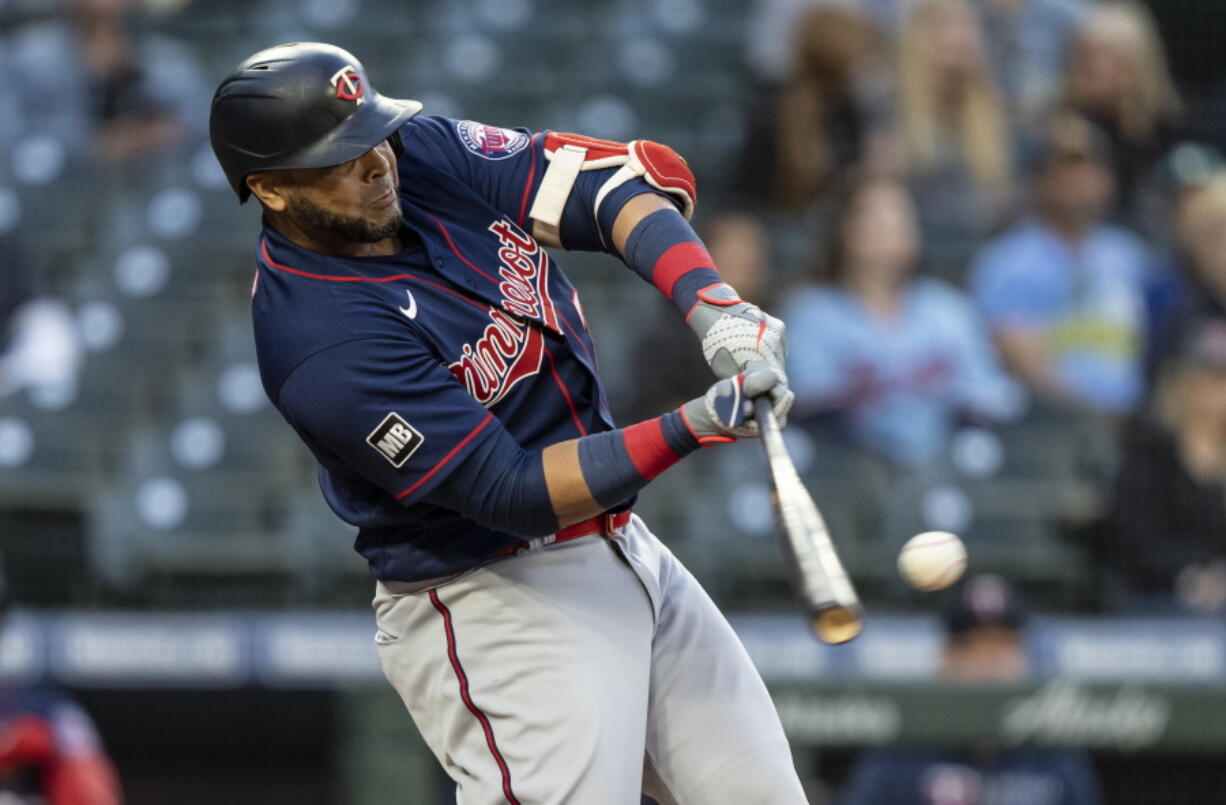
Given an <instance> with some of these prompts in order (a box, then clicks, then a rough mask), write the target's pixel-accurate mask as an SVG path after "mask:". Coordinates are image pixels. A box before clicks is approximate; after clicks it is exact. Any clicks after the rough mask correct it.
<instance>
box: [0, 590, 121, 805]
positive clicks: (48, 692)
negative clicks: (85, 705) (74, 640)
mask: <svg viewBox="0 0 1226 805" xmlns="http://www.w3.org/2000/svg"><path fill="white" fill-rule="evenodd" d="M2 573H3V571H2V570H0V630H2V629H3V628H4V625H5V621H6V620H7V619H8V616H9V609H10V606H11V600H10V597H9V594H8V586H7V583H6V582H5V580H4V578H3V577H2ZM122 801H123V796H122V793H121V791H120V786H119V778H118V776H117V775H116V773H115V768H114V766H113V765H112V764H111V761H110V758H108V757H107V754H106V750H105V749H104V748H103V746H102V741H101V739H100V738H99V737H98V731H97V729H96V728H95V727H94V723H93V721H92V720H91V719H90V717H89V715H88V714H86V712H85V711H84V710H82V709H81V707H80V706H79V705H78V704H77V703H76V702H74V701H72V699H70V698H69V697H68V696H67V695H66V694H64V693H63V692H61V691H59V690H57V689H55V688H51V687H46V686H38V687H15V686H9V685H0V803H3V804H4V805H120V803H121V802H122Z"/></svg>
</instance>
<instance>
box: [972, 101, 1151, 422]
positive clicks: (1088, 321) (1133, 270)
mask: <svg viewBox="0 0 1226 805" xmlns="http://www.w3.org/2000/svg"><path fill="white" fill-rule="evenodd" d="M1109 153H1110V151H1109V146H1108V145H1107V143H1106V141H1105V140H1104V138H1103V137H1102V135H1101V134H1099V133H1098V132H1097V131H1096V130H1095V129H1094V127H1093V126H1092V125H1090V124H1089V123H1087V122H1086V121H1085V120H1082V119H1080V118H1076V117H1072V116H1068V115H1064V116H1061V117H1059V118H1057V119H1055V120H1053V121H1052V123H1051V124H1050V126H1049V127H1048V129H1047V131H1046V132H1045V135H1044V139H1043V141H1042V142H1041V143H1040V144H1039V145H1038V148H1037V150H1036V152H1035V154H1034V159H1035V167H1034V177H1033V187H1032V192H1033V204H1034V213H1033V215H1032V216H1030V217H1029V218H1027V219H1026V220H1024V221H1022V222H1021V223H1019V224H1018V225H1016V226H1015V227H1014V228H1013V229H1011V230H1009V231H1008V232H1006V233H1004V234H1003V235H1001V236H1000V237H998V238H997V239H995V240H993V241H992V242H990V243H989V244H988V245H987V246H986V247H985V248H984V249H983V251H982V252H981V253H980V255H979V256H978V258H977V259H976V262H975V265H974V267H973V269H972V275H971V287H972V291H973V294H974V296H975V298H976V300H977V301H978V303H979V306H980V308H981V309H982V310H983V311H984V313H985V315H986V316H987V319H988V323H989V326H990V327H991V328H992V332H993V336H994V338H995V340H996V344H997V346H998V348H999V349H1000V353H1001V356H1002V358H1003V359H1004V362H1005V366H1006V367H1007V368H1008V369H1009V371H1010V372H1012V373H1013V374H1014V375H1015V376H1016V377H1017V378H1018V379H1020V380H1021V381H1022V382H1023V383H1024V384H1025V385H1026V387H1027V388H1028V389H1029V390H1030V391H1031V392H1032V394H1034V395H1035V396H1037V397H1038V398H1040V399H1042V400H1046V401H1048V402H1050V403H1054V404H1055V405H1056V406H1058V407H1072V408H1075V409H1080V410H1088V411H1092V412H1099V413H1108V414H1126V413H1128V412H1129V411H1131V410H1132V409H1133V407H1134V405H1135V404H1136V402H1137V400H1138V399H1139V397H1140V394H1141V390H1142V382H1141V377H1142V372H1141V359H1142V349H1143V344H1144V335H1145V334H1144V326H1145V313H1144V309H1145V307H1144V286H1145V282H1146V279H1147V272H1148V270H1149V266H1150V260H1151V257H1150V253H1149V250H1148V248H1147V247H1146V246H1145V244H1144V243H1143V242H1142V241H1141V240H1140V239H1139V238H1137V237H1136V236H1134V235H1133V234H1131V233H1129V232H1127V231H1125V230H1123V229H1119V228H1116V227H1113V226H1109V225H1107V224H1106V223H1104V216H1105V215H1106V212H1107V210H1108V208H1109V207H1110V205H1111V199H1112V192H1113V190H1112V188H1113V183H1112V177H1111V173H1110V170H1109V165H1110V162H1109Z"/></svg>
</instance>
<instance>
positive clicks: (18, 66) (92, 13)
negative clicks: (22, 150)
mask: <svg viewBox="0 0 1226 805" xmlns="http://www.w3.org/2000/svg"><path fill="white" fill-rule="evenodd" d="M137 9H138V3H137V0H61V2H60V10H59V13H54V14H46V15H41V16H34V17H31V18H30V19H29V20H27V21H26V22H25V23H24V24H22V25H20V26H19V27H18V28H17V30H15V31H14V32H13V33H11V34H10V36H9V39H8V41H7V42H6V43H5V47H4V48H3V50H0V54H3V63H4V66H5V69H6V72H7V74H8V75H11V76H21V80H20V81H8V82H6V84H5V88H4V90H3V92H4V93H8V94H11V100H10V103H11V104H12V106H13V111H14V114H15V115H16V119H11V120H9V121H7V122H6V124H5V129H6V130H7V131H8V132H10V134H11V135H13V136H22V135H44V136H54V137H56V138H58V139H59V140H60V142H61V144H62V145H63V146H64V147H65V148H66V149H68V151H69V152H70V153H80V154H86V155H89V156H92V157H95V158H98V159H100V160H102V161H103V162H105V163H110V164H126V163H129V162H133V161H135V160H137V159H140V160H146V159H148V158H149V157H150V156H151V155H156V154H158V153H159V152H162V151H164V150H166V149H168V148H170V147H172V146H173V145H175V144H176V143H178V142H180V141H181V140H182V139H183V137H184V136H185V135H186V134H187V133H188V132H189V131H203V123H204V116H205V115H206V114H207V110H208V98H209V92H208V89H207V86H206V84H205V82H204V81H203V76H202V73H201V71H200V69H199V67H198V66H197V64H196V62H195V61H194V60H193V59H192V57H191V53H190V49H189V48H188V47H187V46H186V45H185V44H183V43H180V42H176V41H173V40H169V39H166V38H164V37H161V36H155V35H152V34H148V33H144V32H140V31H139V30H138V28H137V26H136V25H135V24H134V21H135V20H134V18H135V17H136V15H137V13H138V11H137Z"/></svg>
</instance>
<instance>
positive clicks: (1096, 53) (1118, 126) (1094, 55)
mask: <svg viewBox="0 0 1226 805" xmlns="http://www.w3.org/2000/svg"><path fill="white" fill-rule="evenodd" d="M1060 103H1061V105H1062V106H1063V107H1065V108H1067V109H1070V110H1072V111H1074V112H1076V113H1078V114H1080V115H1082V116H1084V117H1086V118H1087V119H1089V120H1091V121H1092V122H1093V123H1094V124H1095V125H1096V126H1098V127H1099V128H1100V129H1101V130H1102V131H1103V132H1104V133H1105V134H1106V136H1107V137H1108V139H1109V140H1110V143H1111V154H1112V159H1111V171H1112V174H1113V175H1114V177H1115V180H1116V184H1117V187H1118V192H1117V196H1116V204H1115V216H1116V217H1118V218H1119V219H1120V220H1121V221H1123V222H1125V223H1137V222H1138V217H1139V213H1138V209H1137V206H1138V204H1139V203H1140V202H1141V200H1142V195H1143V194H1144V193H1145V191H1146V183H1147V182H1148V181H1149V179H1150V177H1151V176H1152V175H1153V174H1154V168H1155V167H1156V165H1157V164H1158V161H1159V160H1160V159H1161V157H1162V155H1163V154H1164V153H1165V152H1166V151H1167V150H1168V149H1169V148H1170V146H1171V145H1172V144H1173V143H1174V142H1175V140H1176V137H1177V134H1178V126H1179V118H1180V108H1181V104H1180V98H1179V94H1178V92H1177V91H1176V89H1175V84H1174V81H1173V80H1172V79H1171V74H1170V70H1169V68H1168V66H1167V61H1166V53H1165V50H1164V48H1163V46H1162V40H1161V39H1160V38H1159V36H1158V32H1157V30H1156V28H1155V26H1154V21H1153V17H1152V16H1151V15H1150V13H1149V11H1148V10H1147V9H1146V8H1145V7H1144V6H1142V5H1140V4H1139V3H1135V2H1132V1H1131V0H1111V2H1104V3H1101V4H1099V5H1096V6H1094V7H1093V8H1092V10H1091V11H1090V13H1089V14H1088V15H1086V17H1085V19H1084V20H1083V22H1082V24H1081V26H1080V27H1079V28H1078V31H1077V34H1076V36H1075V37H1074V38H1073V40H1072V42H1071V43H1070V46H1069V52H1068V56H1067V67H1066V72H1065V78H1064V87H1063V91H1062V97H1061V98H1060Z"/></svg>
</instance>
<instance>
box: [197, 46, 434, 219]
mask: <svg viewBox="0 0 1226 805" xmlns="http://www.w3.org/2000/svg"><path fill="white" fill-rule="evenodd" d="M419 111H421V104H420V103H418V102H417V101H408V100H396V99H394V98H387V97H384V96H383V95H380V94H379V93H378V92H375V89H374V87H372V86H371V85H370V82H369V81H367V80H366V71H365V70H364V69H363V68H362V64H361V62H359V61H358V60H357V59H356V58H354V56H353V54H351V53H349V52H348V51H346V50H342V49H341V48H338V47H336V46H334V45H326V44H323V43H320V42H294V43H291V44H287V45H277V46H276V47H272V48H268V49H267V50H261V51H260V52H259V53H256V54H255V55H254V56H251V57H250V58H248V59H247V60H246V61H244V62H243V63H242V64H240V65H239V66H238V67H237V68H236V69H235V70H234V72H233V73H231V74H230V75H228V76H226V78H225V80H223V81H222V82H221V85H220V86H218V87H217V92H216V93H215V94H214V95H213V106H212V110H211V111H210V113H209V139H210V140H211V141H212V143H213V153H215V154H216V155H217V161H218V162H220V163H221V167H222V169H223V170H225V172H226V179H228V180H229V182H230V186H231V187H233V188H234V192H235V193H237V194H238V199H239V201H240V202H245V201H246V200H247V199H248V197H250V195H251V191H250V189H248V187H247V184H246V181H245V180H246V178H247V175H248V174H250V173H254V172H256V171H264V170H285V169H289V168H325V167H328V166H330V165H339V164H340V163H342V162H348V161H349V160H351V159H354V158H356V157H359V156H361V155H362V154H364V153H366V152H367V151H369V150H370V149H372V148H374V147H375V146H376V145H378V144H379V143H381V142H383V141H384V140H386V139H388V138H389V137H392V136H393V135H394V134H395V133H396V132H397V131H399V129H400V127H401V126H402V125H404V122H405V121H406V120H408V119H409V118H411V117H412V116H413V115H415V114H417V113H418V112H419Z"/></svg>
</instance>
